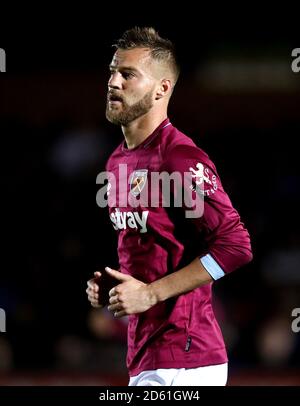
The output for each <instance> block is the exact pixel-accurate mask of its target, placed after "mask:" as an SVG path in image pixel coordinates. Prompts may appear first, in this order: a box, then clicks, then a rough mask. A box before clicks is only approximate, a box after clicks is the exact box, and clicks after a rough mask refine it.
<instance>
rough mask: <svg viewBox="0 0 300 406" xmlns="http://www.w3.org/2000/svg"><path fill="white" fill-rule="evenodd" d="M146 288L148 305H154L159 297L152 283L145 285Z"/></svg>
mask: <svg viewBox="0 0 300 406" xmlns="http://www.w3.org/2000/svg"><path fill="white" fill-rule="evenodd" d="M147 290H148V299H149V303H150V307H152V306H155V305H156V304H157V303H158V302H159V298H158V295H157V293H156V291H155V288H154V286H153V284H152V283H149V284H148V285H147Z"/></svg>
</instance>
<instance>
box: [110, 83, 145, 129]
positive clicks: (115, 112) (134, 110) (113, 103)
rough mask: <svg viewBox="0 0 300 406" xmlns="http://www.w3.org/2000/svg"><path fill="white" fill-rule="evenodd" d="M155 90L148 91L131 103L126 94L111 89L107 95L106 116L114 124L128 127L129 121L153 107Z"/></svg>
mask: <svg viewBox="0 0 300 406" xmlns="http://www.w3.org/2000/svg"><path fill="white" fill-rule="evenodd" d="M152 94H153V90H150V91H148V92H147V93H146V94H145V95H144V96H143V97H142V98H141V99H140V100H138V101H136V102H133V103H132V104H130V103H129V102H128V101H127V100H126V98H125V96H124V95H123V96H120V95H119V94H118V92H116V91H114V90H110V91H109V92H108V95H107V104H106V118H107V119H108V121H110V122H111V123H113V124H116V125H121V126H124V127H126V126H127V125H128V124H129V123H131V122H132V121H134V120H136V119H137V118H139V117H141V116H143V115H144V114H146V113H148V111H149V110H150V109H151V108H152V107H153V98H152Z"/></svg>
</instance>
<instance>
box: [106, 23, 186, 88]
mask: <svg viewBox="0 0 300 406" xmlns="http://www.w3.org/2000/svg"><path fill="white" fill-rule="evenodd" d="M113 47H115V48H117V49H124V50H127V49H133V48H149V49H150V55H151V57H152V58H153V59H156V60H158V61H164V62H166V63H167V64H169V66H170V68H171V70H172V72H173V74H174V79H175V83H176V81H177V79H178V76H179V73H180V68H179V64H178V61H177V57H176V52H175V47H174V45H173V43H172V42H171V41H170V40H169V39H166V38H162V37H161V36H160V35H159V33H158V32H157V31H156V30H155V29H154V28H153V27H134V28H131V29H129V30H127V31H125V32H124V33H123V35H122V37H121V38H120V39H118V40H117V42H116V43H115V44H114V45H113Z"/></svg>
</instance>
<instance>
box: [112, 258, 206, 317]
mask: <svg viewBox="0 0 300 406" xmlns="http://www.w3.org/2000/svg"><path fill="white" fill-rule="evenodd" d="M105 269H106V271H107V272H108V273H109V274H110V275H111V276H113V277H114V278H116V279H117V280H119V282H120V284H119V285H117V286H116V287H114V288H113V289H111V291H110V293H109V295H110V300H109V302H110V306H109V307H108V310H110V311H111V312H113V313H114V315H115V317H122V316H125V315H129V314H136V313H142V312H145V311H147V310H148V309H150V307H152V306H154V305H156V304H157V303H159V302H163V301H165V300H167V299H169V298H171V297H174V296H179V295H181V294H183V293H186V292H189V291H191V290H194V289H196V288H199V287H200V286H202V285H205V284H207V283H210V282H212V281H213V278H212V277H211V276H210V274H209V273H208V272H207V271H206V269H205V267H204V266H203V265H202V263H201V262H200V260H199V258H195V259H194V260H193V261H192V262H191V263H190V264H189V265H187V266H185V267H184V268H181V269H180V270H179V271H176V272H173V273H172V274H169V275H167V276H164V277H163V278H161V279H158V280H156V281H154V282H152V283H149V284H146V283H144V282H141V281H139V280H137V279H135V278H133V277H132V276H130V275H126V274H123V273H121V272H118V271H116V270H113V269H110V268H105Z"/></svg>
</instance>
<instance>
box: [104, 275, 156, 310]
mask: <svg viewBox="0 0 300 406" xmlns="http://www.w3.org/2000/svg"><path fill="white" fill-rule="evenodd" d="M105 270H106V272H107V273H108V274H109V275H110V276H112V277H113V278H115V279H116V280H118V281H119V282H120V284H119V285H117V286H115V287H114V288H112V289H111V290H110V292H109V296H110V299H109V303H110V305H109V306H108V310H109V311H111V312H112V313H113V314H114V316H115V317H123V316H126V315H128V314H136V313H142V312H145V311H146V310H148V309H150V307H152V306H154V305H155V304H156V300H155V298H154V296H153V295H152V292H151V289H150V285H147V284H146V283H143V282H141V281H139V280H137V279H135V278H133V277H132V276H130V275H126V274H124V273H122V272H119V271H116V270H114V269H111V268H108V267H106V268H105Z"/></svg>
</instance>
